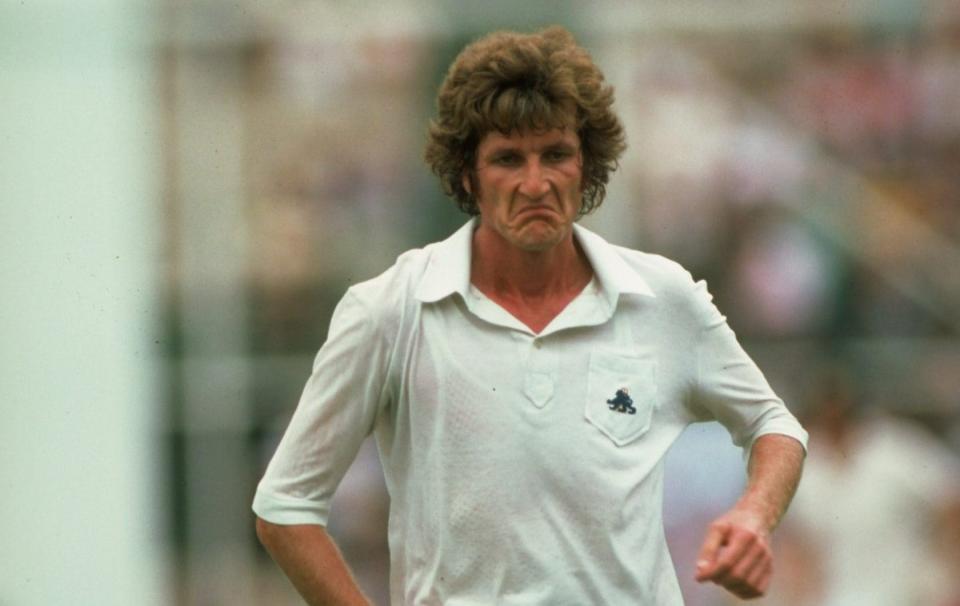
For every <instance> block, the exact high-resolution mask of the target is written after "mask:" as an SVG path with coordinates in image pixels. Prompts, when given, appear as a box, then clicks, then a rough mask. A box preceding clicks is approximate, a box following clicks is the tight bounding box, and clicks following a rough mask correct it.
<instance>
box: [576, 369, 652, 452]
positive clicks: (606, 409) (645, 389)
mask: <svg viewBox="0 0 960 606" xmlns="http://www.w3.org/2000/svg"><path fill="white" fill-rule="evenodd" d="M656 401H657V385H656V362H655V361H654V360H653V359H652V358H650V357H639V356H625V355H620V354H611V353H606V352H594V353H592V354H590V367H589V371H588V378H587V402H586V407H585V410H584V416H585V417H586V419H587V421H589V422H590V423H591V424H592V425H593V426H595V427H596V428H597V429H599V430H600V431H602V432H603V433H604V434H606V436H607V437H608V438H610V439H611V440H613V442H614V444H616V445H617V446H624V445H625V444H627V443H629V442H631V441H632V440H635V439H636V438H638V437H640V436H641V435H643V434H644V433H646V431H647V430H648V429H650V419H651V417H652V416H653V409H654V407H655V406H656Z"/></svg>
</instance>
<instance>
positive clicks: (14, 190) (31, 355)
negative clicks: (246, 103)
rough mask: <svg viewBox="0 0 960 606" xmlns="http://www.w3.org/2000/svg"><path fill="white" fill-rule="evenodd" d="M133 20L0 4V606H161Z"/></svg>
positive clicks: (133, 10) (102, 5)
mask: <svg viewBox="0 0 960 606" xmlns="http://www.w3.org/2000/svg"><path fill="white" fill-rule="evenodd" d="M142 6H145V5H143V4H141V3H136V2H125V1H123V0H115V1H107V0H102V1H96V2H84V3H67V2H41V1H35V2H5V3H4V4H3V5H0V288H2V297H0V343H2V345H0V545H3V553H4V555H3V557H2V561H3V564H2V565H0V604H10V605H13V606H32V605H37V606H40V605H47V604H98V605H117V606H127V605H129V604H138V605H151V604H165V603H167V602H168V599H167V596H166V594H165V587H166V585H165V584H164V582H163V581H164V578H163V577H164V573H163V567H162V565H161V562H162V558H161V555H162V554H161V553H160V549H159V547H160V546H161V545H162V541H163V539H164V538H165V528H163V526H162V524H161V520H162V515H161V511H160V504H161V503H162V497H163V495H162V494H159V491H158V486H159V485H160V484H161V482H159V481H158V479H159V478H160V477H161V476H160V469H161V467H162V462H161V461H160V459H159V456H158V455H159V452H160V451H159V449H158V444H157V441H158V434H157V413H158V402H159V397H158V392H157V386H158V383H157V381H156V378H157V377H156V373H155V372H154V369H155V362H156V359H155V356H154V354H155V351H156V346H155V339H156V338H157V324H158V321H159V317H158V314H157V307H156V305H155V303H156V294H157V280H158V273H159V259H158V246H157V243H158V238H157V236H158V229H159V227H158V220H157V219H158V217H157V214H158V194H157V192H158V181H157V177H158V164H159V157H160V151H159V149H158V143H157V137H156V132H155V129H156V122H155V119H156V96H155V91H154V87H155V83H156V82H155V72H154V69H153V65H154V64H153V57H152V56H151V53H152V45H153V40H152V36H151V32H150V31H149V27H150V24H151V15H150V14H149V13H148V12H146V10H145V9H144V8H138V7H142Z"/></svg>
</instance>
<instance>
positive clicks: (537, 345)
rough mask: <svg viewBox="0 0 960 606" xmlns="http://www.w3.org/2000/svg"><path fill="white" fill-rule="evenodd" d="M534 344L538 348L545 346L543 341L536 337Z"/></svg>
mask: <svg viewBox="0 0 960 606" xmlns="http://www.w3.org/2000/svg"><path fill="white" fill-rule="evenodd" d="M533 346H534V347H536V348H537V349H540V348H541V347H543V342H542V341H540V339H534V340H533Z"/></svg>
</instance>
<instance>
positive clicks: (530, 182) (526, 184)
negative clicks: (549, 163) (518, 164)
mask: <svg viewBox="0 0 960 606" xmlns="http://www.w3.org/2000/svg"><path fill="white" fill-rule="evenodd" d="M521 179H522V180H521V182H520V193H522V194H523V195H524V196H527V197H528V198H532V199H538V198H541V197H543V196H544V195H546V194H547V192H549V191H550V182H549V181H548V180H547V175H546V174H544V171H543V166H542V165H541V164H540V161H539V160H530V161H529V162H527V164H526V166H525V168H524V171H523V176H522V177H521Z"/></svg>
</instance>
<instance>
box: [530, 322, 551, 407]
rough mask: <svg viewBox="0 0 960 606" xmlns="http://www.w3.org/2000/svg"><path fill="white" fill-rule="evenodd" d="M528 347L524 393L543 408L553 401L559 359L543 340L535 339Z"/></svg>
mask: <svg viewBox="0 0 960 606" xmlns="http://www.w3.org/2000/svg"><path fill="white" fill-rule="evenodd" d="M528 347H529V351H528V353H527V360H526V373H525V376H524V381H523V392H524V395H526V396H527V399H528V400H530V402H531V403H532V404H533V405H534V406H536V407H537V408H543V407H544V406H546V405H547V404H548V403H549V402H550V400H552V399H553V392H554V385H555V383H556V367H557V358H556V355H555V354H554V353H553V352H551V351H550V350H549V348H546V347H545V346H544V343H543V339H540V338H534V339H533V340H532V341H531V342H530V344H529V345H528Z"/></svg>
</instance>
